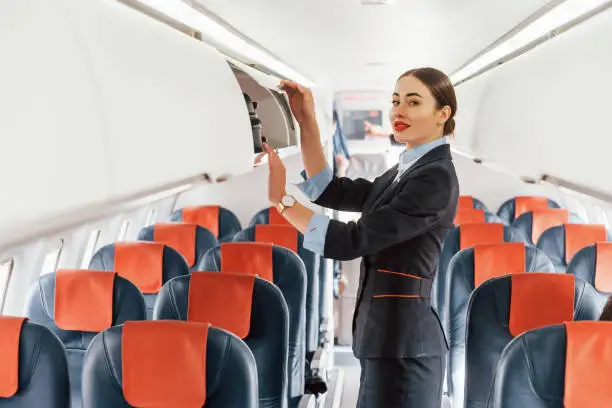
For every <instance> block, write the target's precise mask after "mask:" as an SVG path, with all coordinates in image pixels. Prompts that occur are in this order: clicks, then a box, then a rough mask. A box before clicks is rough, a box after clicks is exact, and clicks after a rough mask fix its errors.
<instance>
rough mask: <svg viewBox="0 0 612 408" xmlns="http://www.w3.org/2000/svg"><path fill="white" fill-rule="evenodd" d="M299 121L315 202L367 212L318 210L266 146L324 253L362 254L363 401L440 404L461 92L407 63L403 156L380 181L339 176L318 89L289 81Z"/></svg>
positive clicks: (277, 185)
mask: <svg viewBox="0 0 612 408" xmlns="http://www.w3.org/2000/svg"><path fill="white" fill-rule="evenodd" d="M281 88H282V89H283V90H284V91H286V92H287V94H288V96H289V101H290V105H291V110H292V112H293V114H294V116H295V118H296V120H297V121H298V123H299V125H300V130H301V149H302V157H303V162H304V167H305V179H306V180H305V181H304V182H303V183H300V184H299V185H298V187H299V188H300V189H301V190H302V191H303V192H304V193H305V194H306V195H307V196H308V197H309V198H310V200H312V201H313V202H314V203H315V204H318V205H321V206H323V207H327V208H332V209H337V210H340V211H354V212H361V213H362V215H361V218H360V219H359V220H358V221H357V222H349V223H343V222H340V221H337V220H333V219H329V218H328V217H326V216H323V215H321V214H318V213H314V212H313V211H311V210H309V209H308V208H306V207H305V206H303V205H301V204H299V203H298V202H297V201H296V199H295V198H294V197H293V196H290V195H287V193H286V190H285V185H286V174H285V167H284V165H283V163H282V161H281V160H280V158H279V157H278V155H277V154H276V153H275V152H274V151H273V150H272V149H271V148H270V147H269V146H268V145H265V146H264V149H265V151H266V153H267V154H268V156H269V157H268V163H269V170H270V175H269V185H268V195H269V199H270V201H271V202H272V204H273V205H275V206H276V207H277V208H278V210H279V212H280V213H281V214H282V215H283V217H285V218H286V219H287V220H288V221H289V222H290V223H291V224H293V225H294V226H295V227H296V228H297V229H298V230H299V231H301V232H302V233H303V234H304V246H305V247H307V248H308V249H309V250H311V251H313V252H315V253H318V254H321V255H323V256H324V257H325V258H330V259H337V260H350V259H355V258H358V257H362V262H361V273H360V276H359V288H358V294H357V301H356V302H357V303H356V307H355V313H354V316H353V352H354V354H355V356H356V357H357V358H358V359H359V361H360V364H361V382H360V389H359V397H358V402H357V407H359V408H439V407H440V404H441V394H442V378H443V374H444V359H445V354H446V353H447V351H448V347H447V344H446V340H445V337H444V333H443V331H442V328H441V325H440V321H439V319H438V317H437V315H436V314H435V312H434V310H433V309H432V307H431V305H430V291H431V283H432V280H433V278H434V275H435V273H436V266H437V262H438V257H439V255H440V251H441V247H442V242H443V240H444V238H445V236H446V235H447V233H448V231H449V230H450V229H451V228H453V226H454V225H453V219H454V217H455V212H456V210H457V202H458V198H459V187H458V182H457V176H456V173H455V168H454V166H453V162H452V157H451V153H450V147H449V145H448V143H447V140H446V138H445V136H448V135H451V134H452V133H453V131H454V128H455V121H454V116H455V113H456V111H457V101H456V98H455V92H454V89H453V86H452V84H451V82H450V80H449V79H448V77H447V76H446V75H444V74H443V73H442V72H440V71H438V70H436V69H432V68H420V69H414V70H410V71H408V72H406V73H404V74H402V76H401V77H400V78H399V79H398V80H397V83H396V85H395V90H394V92H393V95H392V99H391V103H392V106H391V110H390V120H391V123H392V125H393V129H394V138H395V140H396V141H398V142H400V143H403V144H405V145H406V149H405V151H403V152H402V153H401V155H400V157H399V163H398V164H397V165H395V166H393V167H392V168H391V169H389V170H388V171H387V172H385V173H384V174H383V175H381V176H380V177H377V178H376V179H375V180H374V181H373V182H370V181H367V180H364V179H356V180H351V179H348V178H338V177H336V176H334V175H333V174H332V171H331V169H330V168H329V166H328V165H327V163H326V161H325V156H324V154H323V147H322V145H321V140H320V136H319V131H318V126H317V120H316V117H315V111H314V102H313V97H312V94H311V92H310V91H309V90H308V89H306V88H304V87H302V86H301V85H298V84H295V83H292V82H286V81H283V83H282V84H281Z"/></svg>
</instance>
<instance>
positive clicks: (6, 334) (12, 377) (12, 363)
mask: <svg viewBox="0 0 612 408" xmlns="http://www.w3.org/2000/svg"><path fill="white" fill-rule="evenodd" d="M25 320H26V319H25V318H24V317H12V316H0V361H1V362H2V364H0V398H10V397H12V396H13V395H15V394H17V390H18V388H19V339H20V337H21V326H22V325H23V322H24V321H25Z"/></svg>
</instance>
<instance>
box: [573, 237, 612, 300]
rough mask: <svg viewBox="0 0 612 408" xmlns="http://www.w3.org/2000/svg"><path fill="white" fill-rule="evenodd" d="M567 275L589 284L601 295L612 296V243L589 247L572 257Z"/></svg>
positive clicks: (601, 243) (600, 243) (599, 243)
mask: <svg viewBox="0 0 612 408" xmlns="http://www.w3.org/2000/svg"><path fill="white" fill-rule="evenodd" d="M567 273H571V274H572V275H574V276H575V277H577V278H580V279H582V280H584V281H586V282H588V283H589V284H590V285H591V286H593V287H594V288H595V290H597V291H598V292H600V293H605V294H607V295H610V294H612V242H598V243H596V244H595V245H589V246H586V247H584V248H582V249H581V250H579V251H578V252H576V254H575V255H574V256H573V257H572V260H571V261H570V263H569V264H568V265H567Z"/></svg>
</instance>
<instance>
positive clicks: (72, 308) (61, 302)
mask: <svg viewBox="0 0 612 408" xmlns="http://www.w3.org/2000/svg"><path fill="white" fill-rule="evenodd" d="M26 316H27V317H28V318H30V320H31V321H33V322H35V323H38V324H40V325H43V326H45V327H47V328H48V329H50V330H51V331H52V332H53V333H55V334H56V335H57V337H58V338H59V339H60V340H61V342H62V343H63V345H64V347H65V348H66V357H67V359H68V369H69V371H70V388H71V398H72V408H79V407H82V406H83V405H82V399H81V371H82V368H83V358H84V357H85V353H86V351H87V348H88V347H89V344H90V342H91V341H92V340H93V339H94V337H95V336H96V335H97V334H98V333H100V332H102V331H104V330H106V329H108V328H110V327H112V326H115V325H118V324H122V323H124V322H126V321H128V320H146V318H147V313H146V307H145V301H144V298H143V297H142V294H141V293H140V291H139V290H138V288H137V287H136V286H135V285H134V284H133V283H131V282H130V281H128V280H127V279H124V278H122V277H121V276H118V275H117V274H116V273H111V272H106V271H91V270H65V269H60V270H58V271H57V272H55V273H50V274H46V275H43V276H41V277H40V278H39V279H38V282H37V283H36V284H35V285H34V287H33V288H32V290H31V291H30V294H29V296H28V299H27V301H26ZM37 406H39V405H38V404H37Z"/></svg>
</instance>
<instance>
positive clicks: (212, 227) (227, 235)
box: [170, 205, 242, 242]
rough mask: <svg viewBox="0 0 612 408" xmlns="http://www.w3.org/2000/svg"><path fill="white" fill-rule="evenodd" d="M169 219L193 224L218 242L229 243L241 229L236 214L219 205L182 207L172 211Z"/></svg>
mask: <svg viewBox="0 0 612 408" xmlns="http://www.w3.org/2000/svg"><path fill="white" fill-rule="evenodd" d="M170 219H171V220H172V221H177V222H187V223H194V224H197V225H199V226H200V227H203V228H206V229H207V230H209V231H210V232H212V234H213V235H214V236H215V237H216V238H217V239H218V240H219V242H228V241H231V240H232V238H234V235H235V234H236V233H237V232H239V231H240V230H241V229H242V225H240V220H239V219H238V217H237V216H236V214H234V213H233V212H232V211H230V210H228V209H227V208H225V207H222V206H219V205H201V206H190V207H183V208H181V209H179V210H176V211H174V212H173V213H172V214H171V216H170Z"/></svg>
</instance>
